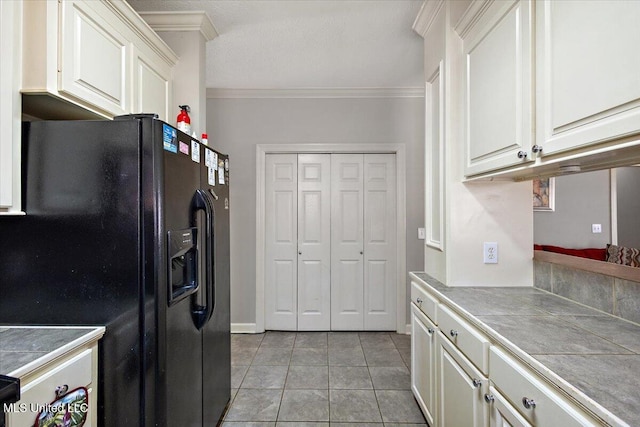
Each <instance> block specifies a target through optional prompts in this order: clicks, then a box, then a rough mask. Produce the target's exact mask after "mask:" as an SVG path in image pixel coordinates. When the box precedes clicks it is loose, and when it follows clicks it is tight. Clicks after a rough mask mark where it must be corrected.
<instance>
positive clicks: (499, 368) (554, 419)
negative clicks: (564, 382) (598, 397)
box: [489, 346, 600, 427]
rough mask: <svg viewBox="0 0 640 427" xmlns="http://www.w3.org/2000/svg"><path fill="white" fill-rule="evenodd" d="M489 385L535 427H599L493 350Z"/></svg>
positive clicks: (528, 373) (544, 385)
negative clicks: (500, 393)
mask: <svg viewBox="0 0 640 427" xmlns="http://www.w3.org/2000/svg"><path fill="white" fill-rule="evenodd" d="M489 370H490V372H491V381H492V382H493V383H494V384H495V387H496V388H497V389H499V390H500V391H501V392H502V393H503V394H504V396H505V397H506V398H507V400H508V401H510V402H511V403H512V404H513V406H514V407H516V408H517V409H518V410H519V411H520V413H521V414H522V415H523V416H524V418H525V419H526V420H527V421H528V422H530V423H531V424H533V425H535V426H537V427H546V426H549V427H553V426H562V427H578V426H596V425H600V424H599V423H597V422H595V421H594V420H593V419H592V418H591V417H590V416H588V415H587V414H586V413H585V412H584V411H583V410H582V409H580V408H579V407H578V406H577V405H576V404H574V403H572V402H570V401H569V400H568V399H566V398H565V397H563V396H561V395H559V394H558V393H557V392H556V391H554V390H552V389H551V387H550V385H548V384H546V381H544V380H543V379H542V378H540V377H539V376H538V375H537V374H535V373H534V372H532V371H531V370H530V369H529V368H527V367H526V366H525V365H523V364H522V363H520V362H518V361H517V360H515V359H514V358H513V357H512V356H510V355H508V354H507V353H506V352H504V351H503V350H501V349H499V348H498V347H496V346H492V347H491V351H490V356H489Z"/></svg>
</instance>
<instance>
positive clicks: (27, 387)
mask: <svg viewBox="0 0 640 427" xmlns="http://www.w3.org/2000/svg"><path fill="white" fill-rule="evenodd" d="M91 365H92V349H87V350H85V351H83V352H81V353H80V354H78V355H76V356H74V357H72V358H71V359H69V360H66V361H64V362H63V363H61V364H60V365H58V366H55V367H54V368H52V369H51V370H49V371H47V372H45V373H44V374H42V375H41V376H39V377H36V378H35V379H34V380H32V381H29V382H27V383H26V384H24V385H22V387H21V388H20V400H19V401H18V402H17V404H16V405H19V406H17V407H18V408H19V410H17V411H13V412H11V413H9V414H8V417H7V419H8V423H7V426H9V427H27V426H32V425H33V423H34V422H35V419H36V416H37V415H38V412H39V409H41V407H42V406H44V405H48V404H49V403H51V402H52V401H53V400H54V399H55V391H56V387H58V386H61V385H67V386H68V387H69V391H71V390H73V389H75V388H77V387H87V386H89V385H91ZM23 408H24V410H23ZM89 410H90V411H93V410H95V409H94V408H91V407H90V408H89ZM90 419H91V418H90V417H89V416H88V418H87V424H86V425H87V426H90V425H91V421H89V420H90Z"/></svg>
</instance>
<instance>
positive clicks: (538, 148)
mask: <svg viewBox="0 0 640 427" xmlns="http://www.w3.org/2000/svg"><path fill="white" fill-rule="evenodd" d="M531 151H532V152H533V153H536V154H538V153H542V145H534V146H533V147H531Z"/></svg>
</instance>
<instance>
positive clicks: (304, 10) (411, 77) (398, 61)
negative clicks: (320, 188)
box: [129, 0, 423, 89]
mask: <svg viewBox="0 0 640 427" xmlns="http://www.w3.org/2000/svg"><path fill="white" fill-rule="evenodd" d="M129 4H130V5H131V6H132V7H133V8H134V9H136V10H138V11H183V10H190V11H196V10H197V11H200V10H203V11H205V12H207V14H208V15H209V17H210V18H211V20H212V21H213V24H214V26H215V27H216V30H217V31H218V34H219V36H218V37H216V38H215V39H213V40H212V41H210V42H208V43H207V73H206V85H207V88H221V89H293V88H296V89H298V88H305V89H309V88H318V89H323V88H339V89H357V88H420V87H422V86H423V66H422V58H423V50H422V49H423V44H422V42H423V40H422V38H421V37H420V36H419V35H418V34H416V33H415V32H413V31H412V29H411V26H412V24H413V21H414V20H415V18H416V16H417V15H418V12H419V10H420V7H421V5H422V0H199V1H175V0H129Z"/></svg>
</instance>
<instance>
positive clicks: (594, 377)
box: [410, 272, 640, 426]
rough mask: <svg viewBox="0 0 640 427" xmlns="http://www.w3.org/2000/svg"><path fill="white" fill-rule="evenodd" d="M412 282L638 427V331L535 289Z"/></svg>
mask: <svg viewBox="0 0 640 427" xmlns="http://www.w3.org/2000/svg"><path fill="white" fill-rule="evenodd" d="M410 276H411V278H412V279H413V280H416V279H417V280H420V281H422V282H424V283H426V284H427V285H428V286H430V287H431V288H432V289H434V290H435V291H436V293H438V294H439V295H438V296H439V297H440V299H441V300H444V301H447V302H449V303H451V304H453V305H454V306H455V307H456V308H458V310H457V311H458V312H459V313H460V314H461V315H463V316H464V317H465V318H466V320H468V321H469V322H470V323H472V324H474V326H476V327H478V328H479V329H480V330H481V331H483V332H484V333H485V334H486V335H487V336H489V337H490V338H491V339H493V340H494V342H497V343H499V344H500V345H502V346H503V347H505V348H508V349H509V350H510V351H511V352H512V353H514V354H515V355H517V356H518V357H519V358H520V359H521V360H522V361H523V362H525V363H527V364H528V365H529V366H530V367H531V368H532V369H534V370H535V371H537V372H538V373H540V374H541V375H542V376H544V377H546V378H547V379H549V380H550V381H551V382H552V383H554V384H555V385H556V386H557V387H559V388H560V389H562V390H563V391H564V392H565V393H567V394H568V395H570V396H572V397H573V398H574V399H576V400H577V401H579V402H580V403H582V404H583V405H584V406H585V407H587V408H589V409H591V410H592V411H593V412H594V413H595V414H597V415H599V416H600V417H601V418H603V419H604V420H606V421H607V422H608V423H610V424H611V425H615V426H627V425H629V426H640V387H638V378H640V326H639V325H636V324H634V323H631V322H627V321H625V320H622V319H620V318H617V317H614V316H611V315H609V314H606V313H604V312H601V311H598V310H595V309H592V308H589V307H586V306H584V305H581V304H578V303H575V302H573V301H570V300H568V299H565V298H562V297H559V296H557V295H553V294H551V293H548V292H546V291H543V290H540V289H537V288H529V287H524V288H522V287H506V288H503V287H495V288H494V287H464V288H463V287H455V288H451V287H446V286H444V285H443V284H442V283H440V282H438V281H437V280H435V279H433V278H432V277H430V276H428V275H427V274H424V273H419V272H415V273H410ZM612 414H613V416H612Z"/></svg>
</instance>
